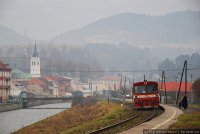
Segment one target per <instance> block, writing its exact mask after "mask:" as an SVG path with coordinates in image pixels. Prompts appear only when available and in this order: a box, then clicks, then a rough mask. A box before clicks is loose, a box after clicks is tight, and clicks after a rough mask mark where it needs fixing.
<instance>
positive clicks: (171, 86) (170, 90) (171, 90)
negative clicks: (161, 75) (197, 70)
mask: <svg viewBox="0 0 200 134" xmlns="http://www.w3.org/2000/svg"><path fill="white" fill-rule="evenodd" d="M165 84H166V94H167V96H168V99H167V100H168V102H169V103H173V104H175V102H176V98H177V94H178V90H179V85H180V83H179V82H166V83H165ZM158 88H159V89H160V95H161V96H163V97H162V98H164V96H165V88H164V85H163V86H162V89H161V83H159V84H158ZM191 88H192V83H191V82H187V96H188V98H189V99H190V98H191ZM184 95H185V82H182V84H181V87H180V93H179V98H180V99H181V98H182V97H183V96H184ZM162 102H163V101H162Z"/></svg>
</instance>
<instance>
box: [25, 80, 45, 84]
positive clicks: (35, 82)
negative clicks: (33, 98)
mask: <svg viewBox="0 0 200 134" xmlns="http://www.w3.org/2000/svg"><path fill="white" fill-rule="evenodd" d="M28 83H29V84H37V85H45V83H44V82H43V81H41V80H40V79H39V78H32V79H31V80H29V81H28Z"/></svg>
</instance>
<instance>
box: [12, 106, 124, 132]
mask: <svg viewBox="0 0 200 134" xmlns="http://www.w3.org/2000/svg"><path fill="white" fill-rule="evenodd" d="M120 109H122V108H121V107H120V106H119V105H117V104H113V103H110V104H109V105H108V104H107V102H98V103H96V104H87V105H76V106H74V107H73V108H71V109H69V110H65V111H63V112H61V113H59V114H57V115H54V116H51V117H48V118H47V119H44V120H41V121H39V122H37V123H35V124H32V125H30V126H27V127H25V128H22V129H20V130H18V131H17V132H14V134H29V133H31V134H59V133H61V132H66V133H67V131H68V130H69V131H70V132H72V133H73V131H72V130H73V129H74V128H76V129H77V126H84V125H83V124H87V123H89V122H91V121H93V123H92V124H94V120H96V119H99V118H100V117H104V118H111V117H110V116H108V115H110V114H111V113H113V112H114V111H116V110H118V112H119V110H120ZM101 121H102V120H101ZM80 129H81V130H83V131H86V129H85V128H82V127H81V128H80ZM87 129H90V128H87ZM76 132H77V131H75V133H76ZM79 132H80V131H79Z"/></svg>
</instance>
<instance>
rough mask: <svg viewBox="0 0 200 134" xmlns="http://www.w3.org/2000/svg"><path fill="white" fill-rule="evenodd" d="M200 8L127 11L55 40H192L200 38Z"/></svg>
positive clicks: (59, 41)
mask: <svg viewBox="0 0 200 134" xmlns="http://www.w3.org/2000/svg"><path fill="white" fill-rule="evenodd" d="M199 24H200V11H182V12H175V13H170V14H166V15H163V16H147V15H142V14H135V13H124V14H119V15H115V16H111V17H108V18H105V19H102V20H99V21H96V22H94V23H91V24H89V25H87V26H85V27H83V28H82V29H78V30H74V31H70V32H66V33H63V34H60V35H58V36H56V37H54V38H53V39H52V40H51V42H53V43H77V44H79V43H86V42H93V43H94V42H98V43H99V42H100V43H102V42H104V43H105V42H109V43H119V42H126V43H130V44H138V45H139V44H156V43H160V44H161V43H171V42H174V43H188V42H195V41H199V40H200V25H199Z"/></svg>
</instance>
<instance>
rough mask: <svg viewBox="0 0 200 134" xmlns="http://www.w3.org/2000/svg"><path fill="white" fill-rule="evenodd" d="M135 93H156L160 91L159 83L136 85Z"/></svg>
mask: <svg viewBox="0 0 200 134" xmlns="http://www.w3.org/2000/svg"><path fill="white" fill-rule="evenodd" d="M134 89H135V93H139V94H142V93H143V94H145V93H154V92H157V91H158V87H157V85H142V86H135V88H134Z"/></svg>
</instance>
